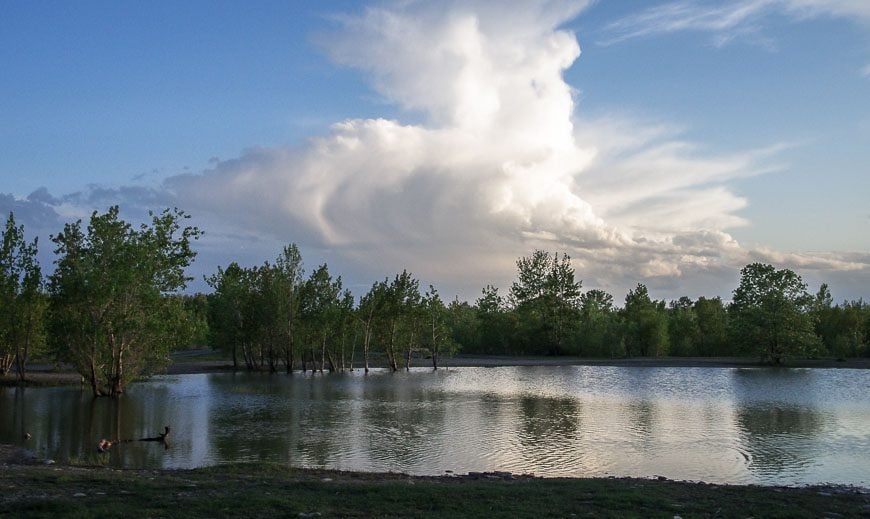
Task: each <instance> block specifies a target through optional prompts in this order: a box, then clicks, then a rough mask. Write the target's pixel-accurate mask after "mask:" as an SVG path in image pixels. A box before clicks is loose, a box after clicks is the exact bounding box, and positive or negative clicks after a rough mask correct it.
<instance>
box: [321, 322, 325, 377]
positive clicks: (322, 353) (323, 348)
mask: <svg viewBox="0 0 870 519" xmlns="http://www.w3.org/2000/svg"><path fill="white" fill-rule="evenodd" d="M324 364H326V331H324V332H323V337H322V338H321V340H320V372H321V373H323V365H324Z"/></svg>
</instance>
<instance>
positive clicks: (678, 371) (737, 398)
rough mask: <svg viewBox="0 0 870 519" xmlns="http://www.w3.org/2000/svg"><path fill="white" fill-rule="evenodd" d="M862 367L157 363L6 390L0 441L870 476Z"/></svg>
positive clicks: (328, 458)
mask: <svg viewBox="0 0 870 519" xmlns="http://www.w3.org/2000/svg"><path fill="white" fill-rule="evenodd" d="M868 390H870V372H868V371H864V370H822V369H816V370H808V369H790V370H782V369H780V370H768V369H720V368H698V369H687V368H619V367H599V366H595V367H580V366H571V367H506V368H451V369H450V370H449V371H448V370H440V371H438V372H432V371H430V370H425V369H420V370H417V371H411V372H410V373H405V372H400V373H396V374H391V373H388V372H375V373H372V374H369V375H368V376H365V375H363V374H362V373H361V372H355V373H348V374H342V375H315V376H312V375H308V376H302V375H301V374H298V373H297V374H295V375H293V376H287V375H283V374H282V375H271V376H270V375H265V374H246V373H244V374H209V375H181V376H166V377H158V378H156V379H153V380H152V381H150V382H147V383H142V384H137V385H135V386H133V387H131V388H130V390H129V392H128V394H127V395H126V396H125V397H124V398H123V399H121V400H120V401H117V402H116V401H111V400H109V399H97V400H94V399H92V398H91V397H90V396H89V394H88V393H87V392H84V393H82V392H80V391H79V390H78V389H77V388H75V389H73V388H47V389H26V390H20V389H11V388H10V389H3V388H0V442H5V443H18V444H21V443H22V436H23V433H24V432H30V433H31V434H32V436H33V437H32V439H30V440H29V441H28V442H27V443H28V446H29V447H30V448H31V449H32V450H34V451H35V452H36V453H37V454H38V455H39V456H41V457H49V458H53V459H57V460H66V459H70V458H73V459H79V460H91V459H96V458H97V455H96V454H95V446H96V444H97V441H98V440H99V439H100V438H140V437H146V436H155V435H156V433H158V432H160V431H162V429H163V426H164V425H171V426H172V429H173V430H172V434H171V438H172V442H171V444H170V446H169V448H168V449H164V448H163V446H162V445H160V444H157V443H141V442H136V443H129V444H122V445H119V446H116V447H115V448H113V449H112V451H111V453H110V454H109V455H107V456H108V460H107V461H108V463H110V464H112V465H115V466H124V467H174V468H189V467H200V466H204V465H213V464H218V463H224V462H231V461H250V460H269V461H279V462H287V463H289V464H291V465H294V466H303V467H328V468H337V469H348V470H365V471H389V470H392V471H401V472H407V473H412V474H443V473H444V471H446V470H452V471H454V472H456V473H464V472H468V471H489V470H506V471H511V472H514V473H528V472H533V473H535V474H538V475H546V476H603V475H618V476H623V475H627V476H652V475H662V476H666V477H669V478H674V479H687V480H704V481H709V482H723V483H761V484H809V483H822V482H832V483H848V484H855V485H861V486H870V398H868V395H870V393H868Z"/></svg>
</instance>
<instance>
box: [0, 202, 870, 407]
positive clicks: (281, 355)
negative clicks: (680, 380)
mask: <svg viewBox="0 0 870 519" xmlns="http://www.w3.org/2000/svg"><path fill="white" fill-rule="evenodd" d="M187 218H188V215H186V214H185V213H184V212H182V211H179V210H177V209H175V210H166V211H163V212H162V213H160V214H156V215H155V214H152V215H151V222H150V223H147V224H142V225H140V226H138V227H134V226H133V225H131V224H129V223H127V222H125V221H123V220H122V219H121V218H120V217H119V209H118V207H117V206H115V207H111V208H109V210H108V211H107V212H106V213H103V214H100V213H99V212H94V213H93V214H92V215H91V218H90V221H89V223H88V225H87V227H83V226H82V222H81V221H77V222H75V223H72V224H67V225H65V226H64V228H63V230H62V231H61V232H60V233H58V234H57V235H53V236H52V237H51V239H52V242H53V243H54V244H55V247H56V248H55V254H56V260H55V262H54V266H55V268H54V271H53V273H52V274H51V275H49V276H47V277H46V276H43V275H42V271H41V268H40V265H39V263H38V261H37V259H36V255H37V241H36V240H33V241H32V242H27V241H26V240H25V238H24V228H23V226H20V225H16V223H15V219H14V215H13V214H11V213H10V215H9V218H8V220H7V222H6V226H5V228H4V229H3V235H2V248H0V305H2V306H0V308H2V312H0V373H2V374H4V375H5V374H6V373H7V372H9V371H11V370H13V369H14V370H15V372H16V373H17V375H18V378H19V379H20V380H21V381H24V379H25V377H26V369H27V364H28V362H29V361H30V360H31V359H32V358H34V357H39V358H43V359H46V358H50V359H54V360H55V361H57V362H65V363H68V364H69V365H71V366H73V367H74V368H75V369H76V370H77V371H78V372H79V373H80V374H81V375H82V377H83V380H84V381H86V382H87V383H88V385H89V386H90V388H91V390H92V392H93V394H94V395H96V396H100V395H108V396H118V395H120V394H121V393H123V391H124V388H125V387H126V385H127V384H128V383H129V382H130V381H132V380H134V379H136V378H138V377H141V376H143V375H147V374H149V373H154V372H159V371H160V370H161V369H162V368H163V367H165V366H166V365H167V364H168V362H169V358H170V353H171V352H172V351H174V350H177V349H181V348H185V347H188V346H190V345H191V344H197V345H202V344H204V343H207V344H208V345H209V346H210V347H212V348H214V349H216V350H220V351H222V352H225V353H226V355H227V356H228V357H230V358H232V361H233V365H234V367H236V368H237V369H249V370H263V371H270V372H277V371H285V372H288V373H290V372H292V371H294V370H302V371H309V370H310V371H318V372H323V371H324V370H327V371H343V370H346V369H353V368H354V367H355V366H358V367H360V368H362V369H363V370H365V371H368V370H369V369H370V363H371V362H377V363H379V364H383V365H386V366H388V368H389V369H391V370H393V371H397V370H399V369H408V368H410V367H411V365H412V363H414V362H418V360H417V359H423V358H425V359H426V362H427V363H431V365H432V366H433V367H434V368H436V369H437V367H438V361H439V358H440V357H441V356H443V355H452V354H453V353H455V352H456V351H459V350H460V349H461V351H463V352H465V353H471V354H498V355H575V356H583V357H607V358H618V357H633V356H643V357H654V356H667V355H670V356H759V357H762V358H764V359H767V360H768V361H770V362H771V363H773V364H780V363H782V362H783V361H784V359H785V358H787V357H788V356H810V357H813V356H828V357H830V356H833V357H837V358H845V357H856V356H868V355H870V347H868V344H870V305H868V304H866V303H864V302H863V301H862V300H858V301H850V302H843V303H842V304H838V305H835V304H834V302H833V297H832V295H831V293H830V290H829V289H828V287H827V285H824V284H823V285H822V286H821V287H820V288H819V290H818V292H816V293H815V294H810V293H809V292H808V289H807V285H806V283H804V281H803V280H802V279H801V278H800V276H799V275H797V274H796V273H794V272H792V271H791V270H788V269H776V268H775V267H773V266H771V265H767V264H762V263H752V264H750V265H747V266H745V267H744V268H743V269H742V270H741V272H740V282H739V285H738V287H737V288H736V289H735V290H734V292H733V297H732V300H731V301H730V302H729V303H725V302H724V301H723V300H722V299H721V298H719V297H714V298H705V297H700V298H698V299H697V300H692V299H690V298H688V297H681V298H680V299H678V300H674V301H664V300H654V299H652V298H651V297H650V295H649V292H648V290H647V287H646V286H644V285H643V284H638V285H637V286H636V287H635V288H633V289H631V290H629V292H628V294H627V295H626V296H625V299H624V304H623V305H622V306H621V307H617V306H616V305H615V303H614V298H613V296H612V295H611V294H609V293H607V292H605V291H603V290H599V289H592V290H587V291H583V290H582V282H581V281H580V280H578V279H576V273H575V271H574V268H573V266H572V264H571V258H570V257H569V256H568V255H567V254H559V253H555V254H552V253H550V252H547V251H540V250H538V251H534V252H533V253H532V254H531V255H529V256H525V257H521V258H519V259H518V260H517V276H516V280H515V281H514V282H513V283H512V285H511V286H510V288H509V290H508V292H507V294H505V295H502V294H500V293H499V289H498V288H496V287H493V286H487V287H485V288H484V289H483V290H482V292H481V296H480V297H479V298H478V299H477V300H476V301H474V302H473V303H469V302H467V301H459V300H458V299H454V300H452V301H450V302H449V303H445V301H443V300H442V298H441V296H440V294H439V293H438V291H437V290H436V289H435V287H434V286H431V285H430V286H429V287H428V289H422V288H421V287H420V282H419V280H418V279H416V278H415V277H414V276H413V275H412V274H411V273H409V272H408V271H404V270H403V271H402V272H400V273H397V274H396V275H395V276H393V277H386V278H384V279H383V280H381V281H377V282H375V283H373V284H372V286H371V287H370V289H369V290H368V291H367V292H366V293H365V294H362V295H361V296H360V297H359V298H358V299H357V298H355V297H354V295H353V294H352V293H351V292H350V291H349V290H348V289H346V288H345V287H344V285H343V282H342V278H341V276H336V275H334V274H333V273H332V272H330V270H329V267H328V266H327V264H325V263H324V264H322V265H319V266H318V267H316V268H315V269H313V270H312V271H311V272H310V273H306V271H305V266H304V264H303V260H302V255H301V253H300V251H299V249H298V247H297V246H296V245H293V244H291V245H287V246H286V247H284V248H283V250H282V251H281V253H280V255H279V256H278V257H277V258H276V259H275V260H274V261H272V262H268V261H267V262H264V263H263V264H262V265H259V266H253V267H242V266H240V265H239V264H238V263H235V262H232V263H230V264H229V265H227V266H226V267H220V268H218V269H217V271H216V272H215V273H214V274H212V275H210V276H207V277H206V282H207V283H208V285H209V286H210V287H211V289H212V291H211V292H210V293H209V294H195V295H185V294H183V293H182V292H183V290H184V289H185V288H186V284H187V282H189V281H190V280H191V278H189V277H187V276H186V274H185V269H186V268H187V267H188V266H189V265H190V264H191V262H192V261H193V259H194V258H195V252H194V251H193V250H192V248H191V242H192V241H193V240H196V239H197V238H199V236H200V235H201V234H202V233H201V231H200V230H199V229H197V228H196V227H192V226H185V225H184V223H185V220H186V219H187Z"/></svg>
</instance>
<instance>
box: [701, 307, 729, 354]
mask: <svg viewBox="0 0 870 519" xmlns="http://www.w3.org/2000/svg"><path fill="white" fill-rule="evenodd" d="M694 310H695V319H696V321H697V324H698V339H697V345H696V347H695V351H696V353H697V354H699V355H709V356H715V355H726V354H733V351H731V349H730V348H729V345H728V312H727V310H726V309H725V305H724V304H722V299H721V298H719V297H714V298H706V297H699V298H698V300H697V301H695V306H694Z"/></svg>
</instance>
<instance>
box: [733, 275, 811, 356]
mask: <svg viewBox="0 0 870 519" xmlns="http://www.w3.org/2000/svg"><path fill="white" fill-rule="evenodd" d="M812 302H813V298H812V296H810V295H809V293H807V286H806V284H805V283H804V282H803V280H802V279H801V277H800V276H798V275H797V274H795V273H794V272H792V271H791V270H789V269H782V270H777V269H776V268H774V267H773V266H772V265H766V264H762V263H752V264H750V265H747V266H745V267H743V269H742V270H741V271H740V284H739V285H738V287H737V288H736V289H735V290H734V299H733V301H732V303H731V306H730V308H729V313H730V314H731V325H732V328H731V329H732V332H733V334H734V339H735V340H736V341H738V342H739V343H741V344H743V345H745V347H746V348H747V349H751V350H754V351H756V352H758V353H760V354H761V355H763V356H764V357H765V358H767V360H769V361H770V362H771V363H773V364H781V363H782V361H783V358H785V357H786V356H788V355H796V354H801V353H806V352H810V351H812V349H813V348H814V347H815V346H816V345H817V344H818V338H817V337H816V335H815V331H814V329H813V318H812V315H811V313H810V309H811V306H812Z"/></svg>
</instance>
